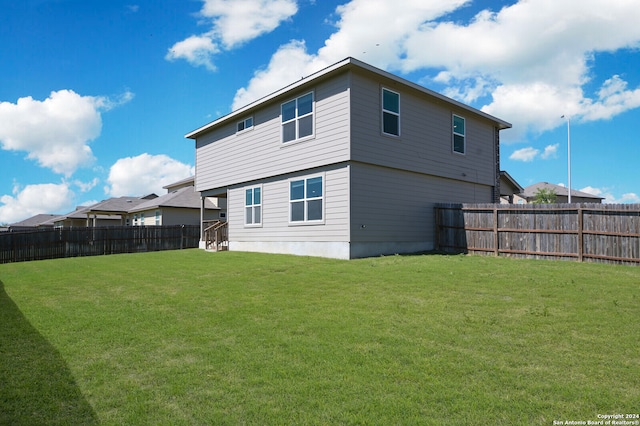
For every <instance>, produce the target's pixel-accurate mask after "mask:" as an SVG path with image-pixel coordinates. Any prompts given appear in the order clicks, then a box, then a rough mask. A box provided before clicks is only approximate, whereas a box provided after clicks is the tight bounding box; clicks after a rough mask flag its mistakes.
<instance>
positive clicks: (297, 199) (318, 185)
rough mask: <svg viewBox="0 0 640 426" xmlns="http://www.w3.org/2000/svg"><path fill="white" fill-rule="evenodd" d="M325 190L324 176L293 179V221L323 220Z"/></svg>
mask: <svg viewBox="0 0 640 426" xmlns="http://www.w3.org/2000/svg"><path fill="white" fill-rule="evenodd" d="M323 192H324V191H323V186H322V176H316V177H312V178H307V179H300V180H294V181H291V182H290V184H289V210H290V216H289V218H290V220H291V222H317V221H322V220H323V212H324V209H323V199H324V198H323Z"/></svg>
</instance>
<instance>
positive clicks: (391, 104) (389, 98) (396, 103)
mask: <svg viewBox="0 0 640 426" xmlns="http://www.w3.org/2000/svg"><path fill="white" fill-rule="evenodd" d="M382 108H383V109H385V110H387V111H392V112H395V113H396V114H399V113H400V95H398V94H397V93H393V92H390V91H388V90H383V91H382Z"/></svg>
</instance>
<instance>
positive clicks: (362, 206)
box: [186, 58, 511, 259]
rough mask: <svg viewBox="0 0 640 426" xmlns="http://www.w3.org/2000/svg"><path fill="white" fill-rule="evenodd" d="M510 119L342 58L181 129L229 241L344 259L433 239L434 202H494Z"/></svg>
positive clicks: (420, 246)
mask: <svg viewBox="0 0 640 426" xmlns="http://www.w3.org/2000/svg"><path fill="white" fill-rule="evenodd" d="M510 127H511V125H510V124H509V123H507V122H506V121H503V120H501V119H498V118H496V117H493V116H491V115H488V114H486V113H484V112H482V111H479V110H477V109H474V108H471V107H469V106H467V105H464V104H462V103H460V102H457V101H455V100H452V99H450V98H447V97H445V96H443V95H441V94H438V93H436V92H433V91H431V90H429V89H426V88H424V87H422V86H420V85H417V84H414V83H412V82H409V81H407V80H405V79H402V78H400V77H398V76H395V75H393V74H390V73H388V72H385V71H382V70H380V69H378V68H375V67H373V66H370V65H368V64H366V63H363V62H361V61H358V60H356V59H353V58H347V59H345V60H343V61H341V62H338V63H336V64H334V65H332V66H330V67H328V68H325V69H323V70H321V71H319V72H317V73H315V74H313V75H311V76H309V77H306V78H303V79H301V80H299V81H297V82H295V83H293V84H291V85H289V86H287V87H285V88H283V89H281V90H278V91H277V92H274V93H272V94H270V95H268V96H266V97H264V98H262V99H260V100H258V101H256V102H254V103H252V104H249V105H247V106H245V107H243V108H240V109H238V110H236V111H234V112H232V113H230V114H228V115H226V116H224V117H221V118H219V119H217V120H215V121H213V122H212V123H209V124H207V125H205V126H203V127H201V128H199V129H196V130H194V131H192V132H190V133H188V134H187V135H186V137H187V138H190V139H194V140H195V145H196V177H195V189H196V191H198V192H200V194H201V196H203V197H226V198H227V221H228V236H229V243H228V244H229V249H230V250H240V251H257V252H270V253H291V254H298V255H312V256H325V257H332V258H340V259H351V258H359V257H367V256H375V255H381V254H393V253H410V252H419V251H428V250H432V249H433V248H434V229H435V223H434V213H433V206H434V203H440V202H468V203H480V202H498V200H499V197H500V190H499V180H500V162H499V138H500V130H503V129H507V128H510Z"/></svg>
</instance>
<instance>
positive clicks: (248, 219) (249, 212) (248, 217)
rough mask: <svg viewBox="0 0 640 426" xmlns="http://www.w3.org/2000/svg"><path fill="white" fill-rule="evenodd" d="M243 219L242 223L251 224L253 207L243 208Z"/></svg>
mask: <svg viewBox="0 0 640 426" xmlns="http://www.w3.org/2000/svg"><path fill="white" fill-rule="evenodd" d="M245 213H246V214H245V219H244V223H246V224H247V225H251V224H252V223H253V208H251V207H247V208H245Z"/></svg>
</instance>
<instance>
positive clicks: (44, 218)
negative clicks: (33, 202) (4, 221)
mask: <svg viewBox="0 0 640 426" xmlns="http://www.w3.org/2000/svg"><path fill="white" fill-rule="evenodd" d="M59 217H60V216H59V215H57V214H37V215H35V216H32V217H30V218H28V219H25V220H21V221H20V222H16V223H12V224H9V225H8V226H7V231H25V230H30V229H34V228H40V229H43V228H53V224H54V222H55V221H56V219H57V218H59Z"/></svg>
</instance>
